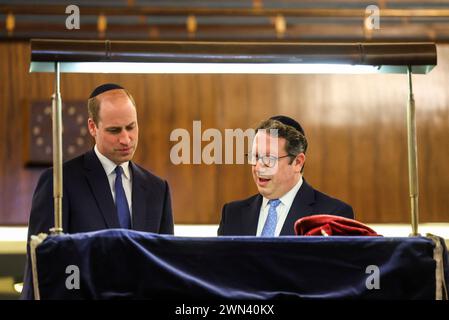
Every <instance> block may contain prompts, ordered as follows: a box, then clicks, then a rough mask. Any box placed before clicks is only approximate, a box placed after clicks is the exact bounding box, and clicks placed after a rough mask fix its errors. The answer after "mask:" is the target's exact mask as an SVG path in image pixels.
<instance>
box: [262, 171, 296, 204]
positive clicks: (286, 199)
mask: <svg viewBox="0 0 449 320" xmlns="http://www.w3.org/2000/svg"><path fill="white" fill-rule="evenodd" d="M302 181H303V179H302V176H301V178H299V181H298V183H296V184H295V186H294V187H293V188H291V189H290V191H288V192H287V193H286V194H284V195H283V196H282V197H280V198H279V200H280V201H281V203H282V204H283V205H290V204H292V203H293V200H295V196H296V194H297V193H298V190H299V188H301V185H302ZM268 201H270V199H268V198H265V197H263V199H262V208H265V207H266V206H267V205H268Z"/></svg>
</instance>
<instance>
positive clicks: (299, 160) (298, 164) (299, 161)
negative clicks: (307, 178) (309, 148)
mask: <svg viewBox="0 0 449 320" xmlns="http://www.w3.org/2000/svg"><path fill="white" fill-rule="evenodd" d="M305 162H306V155H305V154H304V153H302V152H301V153H300V154H298V155H297V156H296V158H295V160H293V165H294V166H295V171H297V172H301V169H302V167H304V163H305Z"/></svg>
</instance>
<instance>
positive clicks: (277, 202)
mask: <svg viewBox="0 0 449 320" xmlns="http://www.w3.org/2000/svg"><path fill="white" fill-rule="evenodd" d="M268 203H269V204H270V207H272V208H277V206H278V205H280V204H281V200H279V199H272V200H270V201H268Z"/></svg>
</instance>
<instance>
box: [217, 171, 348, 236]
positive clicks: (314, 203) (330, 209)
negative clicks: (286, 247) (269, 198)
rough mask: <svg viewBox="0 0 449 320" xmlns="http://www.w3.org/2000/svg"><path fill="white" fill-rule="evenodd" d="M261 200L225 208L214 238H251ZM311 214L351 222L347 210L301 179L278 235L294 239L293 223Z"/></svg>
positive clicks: (231, 204) (240, 202) (259, 196)
mask: <svg viewBox="0 0 449 320" xmlns="http://www.w3.org/2000/svg"><path fill="white" fill-rule="evenodd" d="M262 199H263V197H262V196H261V195H260V194H257V195H255V196H252V197H251V198H248V199H245V200H241V201H234V202H230V203H227V204H225V205H224V206H223V210H222V214H221V222H220V227H219V228H218V235H221V236H251V235H252V236H255V235H256V233H257V224H258V222H259V214H260V207H261V205H262ZM313 214H332V215H337V216H342V217H346V218H351V219H353V218H354V212H353V210H352V207H351V206H349V205H348V204H346V203H344V202H342V201H340V200H338V199H334V198H331V197H329V196H328V195H325V194H324V193H322V192H319V191H318V190H315V189H314V188H312V186H310V185H309V184H308V183H307V182H306V180H305V179H304V178H303V182H302V185H301V188H299V190H298V193H297V194H296V196H295V199H294V200H293V203H292V206H291V208H290V211H289V212H288V215H287V218H286V219H285V222H284V226H283V227H282V229H281V233H280V235H282V236H288V235H295V230H294V225H295V222H296V220H298V219H299V218H302V217H306V216H310V215H313Z"/></svg>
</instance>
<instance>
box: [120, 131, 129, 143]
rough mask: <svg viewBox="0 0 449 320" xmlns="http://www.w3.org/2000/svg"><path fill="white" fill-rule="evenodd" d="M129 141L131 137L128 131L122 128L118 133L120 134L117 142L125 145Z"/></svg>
mask: <svg viewBox="0 0 449 320" xmlns="http://www.w3.org/2000/svg"><path fill="white" fill-rule="evenodd" d="M130 141H131V137H130V136H129V133H128V132H127V131H126V130H122V132H121V133H120V136H119V142H120V143H121V144H125V145H127V144H129V143H130Z"/></svg>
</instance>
